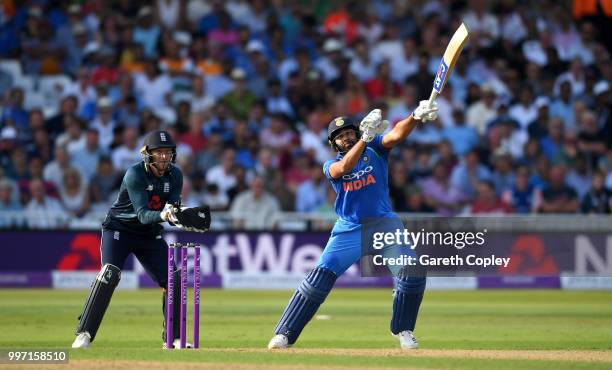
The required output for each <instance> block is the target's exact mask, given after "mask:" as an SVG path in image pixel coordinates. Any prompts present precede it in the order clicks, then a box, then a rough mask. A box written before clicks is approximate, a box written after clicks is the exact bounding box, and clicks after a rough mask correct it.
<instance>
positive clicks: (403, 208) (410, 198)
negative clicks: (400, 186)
mask: <svg viewBox="0 0 612 370" xmlns="http://www.w3.org/2000/svg"><path fill="white" fill-rule="evenodd" d="M405 199H406V203H405V204H403V205H400V206H399V208H398V209H397V210H398V211H399V212H409V213H434V212H435V211H436V210H435V209H434V208H432V207H430V206H429V205H428V204H427V201H426V199H425V196H424V194H423V190H422V189H421V188H420V187H419V186H412V187H409V188H407V189H406V192H405Z"/></svg>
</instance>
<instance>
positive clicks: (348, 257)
mask: <svg viewBox="0 0 612 370" xmlns="http://www.w3.org/2000/svg"><path fill="white" fill-rule="evenodd" d="M437 111H438V107H437V104H436V103H435V101H434V103H433V104H432V105H429V103H428V101H421V102H420V104H419V106H418V107H417V108H416V110H415V111H414V112H413V113H412V114H411V115H410V116H409V117H408V118H406V119H404V120H402V121H400V122H398V123H397V124H396V125H395V127H394V128H393V129H392V130H391V131H389V132H388V133H387V134H385V135H381V134H382V133H383V132H384V131H385V129H386V127H387V125H388V122H387V121H383V120H382V117H381V111H380V110H379V109H374V110H373V111H371V112H370V113H369V114H368V115H367V116H366V117H365V118H363V120H362V121H361V122H360V124H359V126H357V125H356V123H355V122H354V121H352V120H351V119H349V118H347V117H338V118H336V119H334V120H333V121H332V122H331V123H330V124H329V127H328V131H327V132H328V140H329V144H330V145H331V146H332V148H334V149H335V150H336V151H337V152H338V155H337V156H336V158H335V159H333V160H329V161H327V162H326V163H325V164H324V165H323V172H324V173H325V176H326V177H327V178H328V180H329V181H330V183H331V185H332V186H333V188H334V190H335V192H336V201H335V210H336V214H337V215H338V220H337V221H336V223H335V225H334V227H333V229H332V232H331V236H330V238H329V241H328V242H327V245H326V247H325V250H324V251H323V253H322V255H321V257H320V259H319V261H318V263H317V266H316V267H315V268H314V269H313V270H312V271H310V272H309V273H308V275H306V277H305V278H304V280H303V281H302V283H301V284H300V286H299V287H298V288H297V290H296V291H295V293H294V294H293V296H292V297H291V299H290V301H289V303H288V305H287V307H286V308H285V311H284V312H283V314H282V316H281V318H280V320H279V322H278V325H277V326H276V329H275V330H274V333H275V335H274V337H272V339H271V340H270V343H269V344H268V349H284V348H288V347H290V346H291V345H293V344H294V343H295V342H296V341H297V339H298V337H299V335H300V333H301V332H302V330H303V329H304V327H305V326H306V324H307V323H308V322H309V321H310V320H311V319H312V317H313V316H314V314H315V313H316V312H317V309H318V308H319V306H320V305H321V304H322V303H323V302H324V301H325V298H326V297H327V295H328V294H329V292H330V291H331V289H332V287H333V286H334V283H335V282H336V279H337V278H338V277H339V276H340V275H342V274H343V273H344V272H345V271H346V270H347V269H348V268H349V267H350V266H351V265H352V264H353V263H355V261H357V260H358V259H359V258H360V257H361V256H362V254H363V253H362V248H361V230H362V226H363V225H362V223H363V222H364V221H365V220H366V219H371V218H379V219H385V220H389V221H388V222H387V224H389V225H397V227H402V223H401V221H400V220H399V218H398V217H397V215H396V214H395V213H393V211H392V209H391V201H390V199H389V184H388V163H387V160H388V156H389V151H390V149H392V148H393V147H394V146H396V145H398V144H399V143H401V142H403V141H404V140H405V139H406V137H407V136H408V135H409V134H410V132H411V131H412V129H413V128H414V127H415V126H416V124H417V123H419V122H426V121H433V120H435V119H436V118H437V115H438V113H437ZM359 135H361V137H360V136H359ZM359 137H360V138H359ZM358 138H359V139H358ZM392 272H394V271H392ZM394 276H395V284H396V287H395V290H394V294H393V315H392V318H391V333H392V334H393V336H395V337H396V338H397V339H398V340H399V342H400V346H401V348H403V349H413V348H418V345H419V344H418V342H417V340H416V338H415V336H414V334H413V331H414V327H415V324H416V319H417V315H418V312H419V306H420V305H421V301H422V300H423V292H424V290H425V276H423V275H421V276H415V275H411V274H405V273H404V274H402V273H399V274H398V273H395V272H394Z"/></svg>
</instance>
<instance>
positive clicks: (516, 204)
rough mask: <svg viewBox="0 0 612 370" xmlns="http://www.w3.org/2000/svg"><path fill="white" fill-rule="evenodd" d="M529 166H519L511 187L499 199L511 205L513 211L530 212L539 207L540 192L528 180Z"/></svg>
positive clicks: (540, 200)
mask: <svg viewBox="0 0 612 370" xmlns="http://www.w3.org/2000/svg"><path fill="white" fill-rule="evenodd" d="M529 177H530V174H529V167H527V166H524V165H522V166H519V167H518V168H517V170H516V178H515V182H514V184H513V185H512V188H511V189H507V190H506V191H504V192H503V193H502V195H501V199H502V200H503V201H504V202H505V203H506V204H508V205H509V206H511V207H512V208H513V210H514V212H515V213H523V214H525V213H532V212H534V211H535V210H537V209H538V208H539V207H540V204H541V202H542V192H541V191H540V189H538V188H537V187H535V186H534V185H532V184H530V182H529Z"/></svg>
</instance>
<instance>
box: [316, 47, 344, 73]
mask: <svg viewBox="0 0 612 370" xmlns="http://www.w3.org/2000/svg"><path fill="white" fill-rule="evenodd" d="M343 47H344V46H343V44H342V42H340V41H339V40H337V39H335V38H328V39H327V40H325V42H324V43H323V54H322V55H321V56H320V57H319V58H318V59H317V60H316V61H315V63H314V67H315V68H317V69H318V70H320V71H321V72H322V73H323V79H324V80H325V81H327V82H329V81H332V80H334V79H335V78H337V77H338V75H339V74H340V71H339V69H338V66H339V65H340V59H341V58H342V49H343Z"/></svg>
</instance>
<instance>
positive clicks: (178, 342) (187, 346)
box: [162, 338, 193, 349]
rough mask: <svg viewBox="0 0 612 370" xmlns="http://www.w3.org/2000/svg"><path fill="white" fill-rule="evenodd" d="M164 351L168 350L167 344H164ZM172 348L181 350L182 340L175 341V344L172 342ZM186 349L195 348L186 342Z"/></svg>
mask: <svg viewBox="0 0 612 370" xmlns="http://www.w3.org/2000/svg"><path fill="white" fill-rule="evenodd" d="M162 348H163V349H168V347H167V346H166V342H164V344H163V345H162ZM172 348H179V349H180V348H181V340H180V339H178V338H177V339H175V340H174V342H172ZM185 348H193V345H192V344H191V343H189V342H185Z"/></svg>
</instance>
